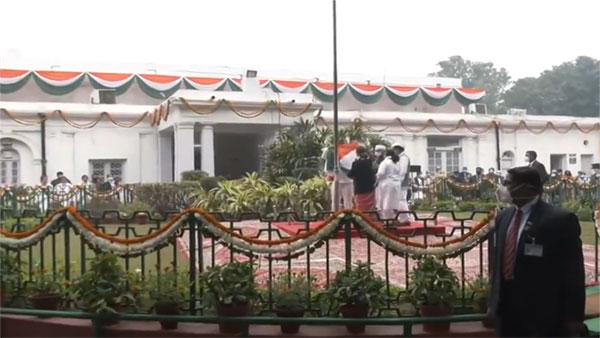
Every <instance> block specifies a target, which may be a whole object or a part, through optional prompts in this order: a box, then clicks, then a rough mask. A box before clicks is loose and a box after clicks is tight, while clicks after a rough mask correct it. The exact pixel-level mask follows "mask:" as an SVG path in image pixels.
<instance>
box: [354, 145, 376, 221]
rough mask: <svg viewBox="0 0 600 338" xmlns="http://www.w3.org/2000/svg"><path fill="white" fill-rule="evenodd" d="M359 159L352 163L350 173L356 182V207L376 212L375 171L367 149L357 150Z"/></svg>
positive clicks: (361, 147) (359, 148)
mask: <svg viewBox="0 0 600 338" xmlns="http://www.w3.org/2000/svg"><path fill="white" fill-rule="evenodd" d="M356 155H357V156H358V158H357V159H356V160H354V162H353V163H352V168H351V169H350V171H349V172H348V177H350V178H351V179H352V180H353V182H354V205H355V206H356V208H357V209H358V210H360V211H374V210H375V171H374V170H373V162H371V159H370V158H369V154H368V153H367V149H366V148H365V147H363V146H360V147H358V148H356Z"/></svg>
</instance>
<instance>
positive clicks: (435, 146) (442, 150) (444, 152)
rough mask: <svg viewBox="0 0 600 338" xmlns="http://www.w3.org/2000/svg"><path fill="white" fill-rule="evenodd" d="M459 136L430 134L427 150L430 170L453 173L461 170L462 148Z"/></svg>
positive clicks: (432, 171)
mask: <svg viewBox="0 0 600 338" xmlns="http://www.w3.org/2000/svg"><path fill="white" fill-rule="evenodd" d="M459 142H460V141H459V138H458V137H452V136H450V137H444V136H429V137H428V138H427V150H428V155H429V156H428V157H429V163H428V164H429V165H428V167H429V172H431V173H438V172H439V171H443V172H445V173H449V174H451V173H453V172H456V171H460V155H461V148H460V145H459Z"/></svg>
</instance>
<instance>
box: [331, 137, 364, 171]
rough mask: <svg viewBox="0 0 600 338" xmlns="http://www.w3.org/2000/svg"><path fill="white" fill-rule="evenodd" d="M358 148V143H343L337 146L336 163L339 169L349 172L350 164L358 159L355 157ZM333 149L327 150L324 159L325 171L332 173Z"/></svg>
mask: <svg viewBox="0 0 600 338" xmlns="http://www.w3.org/2000/svg"><path fill="white" fill-rule="evenodd" d="M358 147H360V144H358V143H344V144H339V145H338V161H339V165H340V169H341V170H343V171H346V172H347V171H349V170H350V169H352V162H354V160H355V159H356V158H357V157H358V155H356V149H357V148H358ZM333 156H334V155H333V149H332V148H329V149H327V153H326V159H325V171H326V172H329V173H331V172H333Z"/></svg>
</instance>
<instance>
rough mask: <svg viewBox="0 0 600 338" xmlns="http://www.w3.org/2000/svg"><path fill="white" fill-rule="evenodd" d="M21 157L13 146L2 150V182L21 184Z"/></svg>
mask: <svg viewBox="0 0 600 338" xmlns="http://www.w3.org/2000/svg"><path fill="white" fill-rule="evenodd" d="M20 174H21V158H20V156H19V153H18V152H17V151H16V150H14V149H12V148H4V149H2V151H0V184H2V185H4V184H11V185H14V184H19V182H20V177H21V175H20Z"/></svg>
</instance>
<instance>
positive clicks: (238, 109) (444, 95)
mask: <svg viewBox="0 0 600 338" xmlns="http://www.w3.org/2000/svg"><path fill="white" fill-rule="evenodd" d="M250 75H252V74H250ZM342 80H344V78H343V77H342ZM96 90H110V91H113V92H114V94H115V95H116V96H115V97H116V102H115V103H114V104H107V103H99V104H98V103H96V102H98V99H99V98H100V96H98V92H95V91H96ZM94 93H95V94H94ZM484 94H485V93H484V92H483V91H482V90H477V89H463V88H460V80H459V79H445V78H424V79H412V80H410V82H408V81H407V82H404V83H400V84H397V85H396V84H385V85H383V84H372V83H369V82H364V81H363V82H357V81H341V82H340V85H339V88H338V95H339V97H340V100H339V111H340V113H339V121H340V124H341V125H342V126H344V125H348V124H351V123H353V122H356V121H359V120H360V121H362V122H363V123H364V124H365V125H367V126H369V127H370V128H371V130H372V132H375V133H379V134H381V135H382V136H384V137H385V138H387V139H389V140H390V141H391V142H395V141H402V142H404V143H405V144H406V147H407V151H408V153H409V154H410V156H411V158H412V164H413V165H417V166H419V167H420V168H421V170H422V171H431V172H433V171H439V170H441V171H445V172H453V171H458V170H461V168H462V167H467V168H468V169H469V171H474V170H475V168H476V167H478V166H480V167H483V168H486V169H487V168H492V167H493V168H497V169H506V168H509V167H512V166H515V165H519V164H524V154H525V151H526V150H530V149H533V150H536V151H537V152H538V155H539V158H538V159H539V160H540V161H541V162H542V163H544V164H545V165H546V167H547V168H554V169H558V168H561V169H564V170H571V171H575V172H576V171H579V170H583V171H590V170H591V164H592V163H593V162H598V161H600V119H598V118H586V119H573V118H566V117H559V116H544V117H540V116H512V115H495V116H491V115H490V116H488V115H479V114H473V113H469V110H470V109H469V108H468V107H469V105H472V104H475V103H477V102H478V101H479V100H480V99H481V98H482V97H483V95H484ZM109 97H110V94H109ZM91 100H95V103H91ZM332 100H333V85H332V84H331V83H328V82H323V81H319V80H318V79H313V80H302V79H297V78H294V79H285V80H284V79H281V78H277V77H273V78H264V79H263V78H257V77H246V76H239V75H235V74H234V75H230V76H221V77H218V76H213V77H198V76H193V74H192V75H190V74H177V75H157V74H128V73H98V72H65V71H27V70H9V69H1V70H0V144H1V149H0V155H1V156H0V157H1V158H0V184H28V185H31V184H36V183H38V182H39V179H40V175H41V174H42V173H43V171H44V170H45V171H46V172H47V174H48V176H49V177H50V179H52V178H53V176H54V174H55V173H56V172H57V171H62V172H64V173H65V175H66V176H67V177H69V178H71V180H72V181H77V182H78V181H79V177H80V176H81V175H82V174H87V175H89V176H93V177H98V178H105V177H106V176H107V175H111V176H113V177H115V178H117V179H119V180H120V181H122V182H127V183H137V182H169V181H175V180H178V179H179V178H180V174H181V172H184V171H187V170H193V169H199V170H204V171H206V172H207V173H209V174H211V175H218V176H225V177H229V178H235V177H239V176H242V175H243V174H245V173H246V172H252V171H259V170H260V169H261V166H262V162H261V158H262V157H263V156H262V155H263V154H264V149H265V147H267V146H268V145H269V144H270V143H271V142H273V141H274V140H275V138H276V137H277V135H278V133H279V131H280V130H281V129H282V128H286V127H289V126H291V125H293V124H294V122H297V121H299V119H300V118H304V119H314V120H315V121H316V123H317V124H318V125H320V126H322V125H331V123H332V115H333V114H332ZM74 183H75V182H74Z"/></svg>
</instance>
